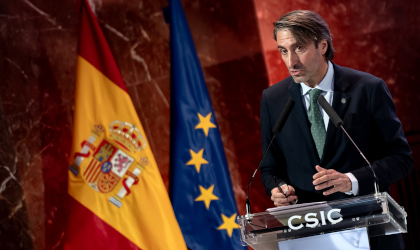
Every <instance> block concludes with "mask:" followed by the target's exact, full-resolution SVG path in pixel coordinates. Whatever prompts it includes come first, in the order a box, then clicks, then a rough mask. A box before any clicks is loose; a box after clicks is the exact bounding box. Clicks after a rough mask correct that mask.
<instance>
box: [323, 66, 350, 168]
mask: <svg viewBox="0 0 420 250" xmlns="http://www.w3.org/2000/svg"><path fill="white" fill-rule="evenodd" d="M333 66H334V95H333V104H332V107H333V109H334V110H335V112H336V113H337V114H338V116H339V117H340V118H341V119H343V118H344V115H345V114H346V111H347V108H348V106H349V104H350V101H351V100H350V99H351V97H350V95H348V94H347V93H346V92H345V91H346V90H347V88H348V87H349V82H348V80H347V78H346V76H345V75H344V74H343V72H342V70H341V69H340V67H339V66H337V65H335V64H333ZM337 133H341V128H337V127H335V126H334V124H333V123H332V121H331V120H330V122H329V123H328V129H327V135H326V138H325V146H324V153H323V154H322V159H321V164H323V163H324V159H325V158H326V157H327V155H328V152H330V151H331V149H332V148H333V147H334V144H336V141H335V138H336V135H337ZM327 159H328V158H327ZM323 165H324V166H325V164H323Z"/></svg>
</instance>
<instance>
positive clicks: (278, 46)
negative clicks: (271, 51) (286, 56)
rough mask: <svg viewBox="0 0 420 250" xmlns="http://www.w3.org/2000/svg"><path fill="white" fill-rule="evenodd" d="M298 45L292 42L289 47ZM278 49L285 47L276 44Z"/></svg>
mask: <svg viewBox="0 0 420 250" xmlns="http://www.w3.org/2000/svg"><path fill="white" fill-rule="evenodd" d="M296 46H299V45H298V44H297V43H294V44H292V45H291V46H290V47H296ZM277 48H278V49H286V48H285V47H283V46H281V45H277Z"/></svg>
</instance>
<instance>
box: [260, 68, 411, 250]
mask: <svg viewBox="0 0 420 250" xmlns="http://www.w3.org/2000/svg"><path fill="white" fill-rule="evenodd" d="M333 67H334V98H333V104H332V106H333V108H334V110H335V111H336V112H337V114H338V115H339V116H340V117H341V119H342V120H343V122H344V124H343V127H344V128H345V129H346V130H347V131H348V133H349V134H350V136H351V137H352V138H353V140H354V141H355V143H356V144H357V145H358V147H359V148H360V150H361V151H362V152H363V154H364V155H365V156H366V158H367V159H368V160H369V161H370V163H371V164H372V167H373V168H374V170H375V173H376V175H377V177H378V179H379V188H380V191H387V190H388V188H389V186H390V185H391V184H393V183H395V182H397V181H398V180H400V179H402V178H403V177H405V176H407V175H408V174H409V173H410V171H411V169H412V166H413V159H412V157H411V149H410V146H409V145H408V143H407V140H406V139H405V136H404V132H403V130H402V127H401V122H400V120H399V119H398V118H397V116H396V114H395V106H394V103H393V101H392V97H391V94H390V92H389V90H388V88H387V87H386V84H385V83H384V81H383V80H382V79H380V78H377V77H375V76H373V75H371V74H368V73H364V72H360V71H357V70H353V69H349V68H345V67H341V66H338V65H336V64H333ZM289 97H291V98H292V99H293V100H294V102H295V106H294V107H293V109H292V111H291V113H290V116H289V118H288V119H287V121H286V123H285V125H284V127H283V130H282V131H281V132H280V133H279V134H278V135H277V136H276V139H275V141H274V142H273V144H272V146H271V148H270V150H269V152H268V153H267V155H266V158H265V159H264V161H263V164H262V166H261V179H262V181H263V184H264V186H265V188H266V192H267V194H268V195H269V196H271V190H272V189H273V188H274V187H275V182H274V177H273V176H274V175H275V176H276V178H277V179H278V180H279V179H281V180H284V181H285V182H286V183H288V184H289V185H292V186H293V187H294V188H295V190H296V195H297V196H298V198H299V203H305V202H314V201H325V200H327V201H328V200H337V199H343V198H349V197H350V196H348V195H346V194H344V193H340V192H339V193H335V194H332V195H329V196H324V195H322V190H319V191H318V190H315V187H314V185H313V184H312V182H313V175H314V174H315V173H317V171H316V169H315V166H316V165H320V166H321V167H323V168H326V169H335V170H337V171H339V172H341V173H349V172H350V173H352V174H353V175H354V176H355V177H356V178H357V180H358V183H359V195H366V194H369V193H372V192H374V184H373V179H374V178H373V174H372V172H371V170H370V169H369V168H368V166H367V163H366V162H365V161H364V159H363V158H362V156H361V155H360V154H359V153H358V151H357V149H356V148H355V147H354V146H353V144H352V143H351V141H350V140H349V139H348V138H347V136H346V135H345V134H344V132H343V131H342V130H341V129H338V128H336V127H335V126H334V124H333V123H332V122H331V120H330V122H329V124H328V129H327V134H326V141H325V147H324V153H323V155H322V158H321V159H320V158H319V156H318V154H317V152H316V149H315V143H314V141H313V139H312V136H311V132H310V123H309V120H308V117H307V111H306V108H305V107H304V105H303V103H302V96H301V86H300V84H297V83H295V82H294V80H293V78H292V77H291V76H289V77H287V78H286V79H284V80H283V81H281V82H279V83H277V84H275V85H273V86H271V87H269V88H268V89H266V90H264V91H263V94H262V100H261V117H260V119H261V120H260V123H261V144H262V150H263V152H264V151H265V149H266V148H267V146H268V144H269V142H270V140H271V138H272V136H273V133H272V129H273V126H274V124H275V123H276V121H277V118H278V117H279V115H280V113H281V111H282V110H283V108H284V106H285V104H286V101H287V99H288V98H289ZM375 238H382V237H375ZM399 240H401V237H399ZM371 244H372V242H371ZM388 245H389V244H388ZM395 247H396V246H394V248H393V249H398V248H400V247H397V248H395ZM388 249H391V248H388Z"/></svg>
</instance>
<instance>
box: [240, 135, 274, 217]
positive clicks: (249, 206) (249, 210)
mask: <svg viewBox="0 0 420 250" xmlns="http://www.w3.org/2000/svg"><path fill="white" fill-rule="evenodd" d="M276 135H277V132H276V133H274V135H273V137H272V138H271V141H270V144H268V147H267V149H266V150H265V152H264V155H263V157H262V158H261V161H260V164H258V168H257V169H255V171H254V174H253V175H252V177H251V180H250V181H249V184H248V189H247V190H246V202H245V203H246V215H245V218H247V220H251V219H252V218H251V203H250V202H249V198H248V195H249V186H251V183H252V181H253V180H254V177H255V175H256V174H257V172H258V169H260V167H261V163H262V161H263V160H264V157H265V155H266V154H267V152H268V150H269V149H270V146H271V144H272V143H273V141H274V138H276Z"/></svg>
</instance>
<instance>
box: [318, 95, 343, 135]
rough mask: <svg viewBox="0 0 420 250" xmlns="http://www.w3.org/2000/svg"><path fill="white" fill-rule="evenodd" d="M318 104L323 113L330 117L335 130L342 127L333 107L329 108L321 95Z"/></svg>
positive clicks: (341, 122)
mask: <svg viewBox="0 0 420 250" xmlns="http://www.w3.org/2000/svg"><path fill="white" fill-rule="evenodd" d="M318 103H319V105H321V107H322V108H323V109H324V111H325V112H326V113H327V115H328V116H329V117H330V119H331V121H332V122H333V123H334V125H335V126H336V127H337V128H338V127H340V126H341V125H343V121H342V120H341V118H340V117H339V116H338V114H337V113H336V112H335V110H334V109H333V107H331V105H330V104H329V103H328V102H327V100H325V97H324V96H323V95H319V97H318Z"/></svg>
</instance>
